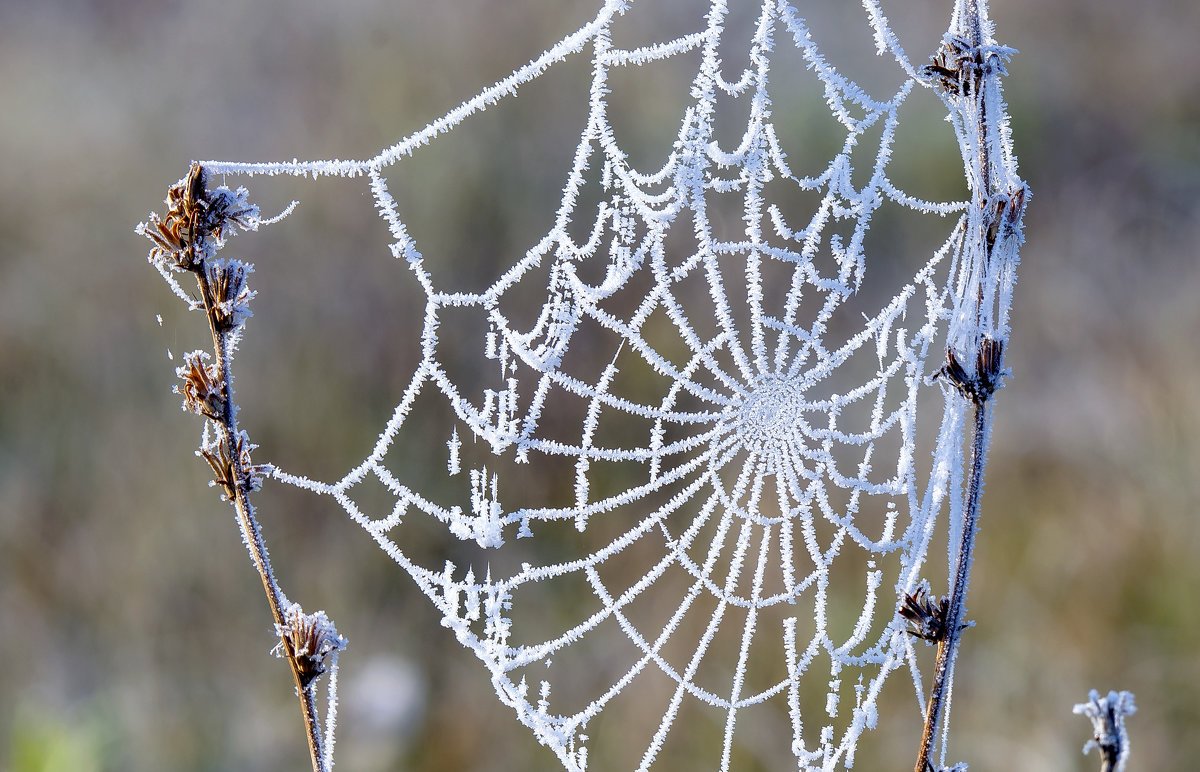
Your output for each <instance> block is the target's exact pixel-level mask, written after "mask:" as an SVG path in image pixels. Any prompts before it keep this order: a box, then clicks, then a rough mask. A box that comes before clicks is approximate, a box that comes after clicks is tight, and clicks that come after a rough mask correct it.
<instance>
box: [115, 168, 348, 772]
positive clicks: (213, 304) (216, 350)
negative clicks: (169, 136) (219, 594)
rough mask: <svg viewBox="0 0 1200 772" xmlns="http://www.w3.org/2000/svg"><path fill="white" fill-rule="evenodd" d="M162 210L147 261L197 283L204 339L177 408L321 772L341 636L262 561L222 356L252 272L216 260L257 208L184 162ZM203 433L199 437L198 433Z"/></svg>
mask: <svg viewBox="0 0 1200 772" xmlns="http://www.w3.org/2000/svg"><path fill="white" fill-rule="evenodd" d="M166 203H167V206H168V209H167V213H166V215H165V216H164V217H162V218H160V217H158V215H157V214H151V215H150V222H149V223H148V224H145V223H144V224H142V225H139V226H138V232H139V233H142V234H143V235H145V236H147V237H148V238H150V239H151V241H153V242H154V244H155V246H154V248H153V249H152V250H151V252H150V262H151V263H153V264H155V266H156V267H158V268H159V270H160V272H162V273H163V275H164V277H165V278H167V280H168V281H169V282H171V283H172V285H173V286H176V287H178V285H177V284H175V283H174V280H173V279H172V278H171V272H184V273H191V274H193V276H194V277H195V279H196V286H197V289H198V290H199V293H200V303H199V304H195V303H194V304H193V305H194V306H196V307H198V308H200V309H201V310H203V311H204V315H205V317H206V318H207V320H208V327H209V331H210V333H211V334H212V342H213V354H212V357H211V358H212V359H213V363H212V364H207V363H206V361H205V360H206V359H208V358H209V355H208V354H207V352H202V351H196V352H191V353H189V354H187V355H185V357H184V365H183V366H182V367H180V368H179V369H178V370H177V373H178V374H179V376H180V377H181V378H182V379H183V386H182V387H180V388H178V389H177V390H178V391H179V392H180V393H182V394H183V396H184V403H183V407H184V408H185V409H187V410H190V411H192V412H194V413H196V414H198V415H200V416H202V417H203V418H205V419H206V421H208V423H209V426H210V427H211V428H212V429H213V430H214V431H215V435H216V436H215V441H212V440H206V442H205V443H204V444H203V445H202V446H201V448H200V450H199V455H201V456H202V457H203V458H204V460H205V461H206V462H208V464H209V466H210V467H211V468H212V470H213V475H214V483H215V484H216V485H217V486H218V487H220V488H221V490H222V492H223V493H224V495H225V498H226V499H227V500H228V501H230V502H231V504H232V505H233V507H234V509H235V511H236V512H237V518H238V524H239V526H240V527H241V530H242V536H243V539H244V541H245V543H246V547H247V549H248V550H249V553H250V558H251V561H252V562H253V564H254V568H255V570H256V571H258V574H259V577H260V579H261V580H262V585H263V591H264V592H265V593H266V596H267V603H268V605H269V606H270V608H271V617H272V619H273V620H274V622H275V629H276V631H277V632H278V634H279V639H280V640H279V644H278V645H277V646H276V652H277V653H278V654H279V655H280V656H281V657H283V658H284V659H286V660H287V661H288V664H289V666H290V668H291V671H292V679H293V681H294V682H295V685H296V696H297V697H298V698H299V700H300V708H301V713H302V714H303V718H304V727H305V733H306V735H307V737H308V750H309V756H310V758H311V760H312V767H313V772H327V770H328V768H329V764H330V760H329V753H328V752H327V749H326V742H327V738H325V737H324V736H323V733H322V731H321V724H320V717H319V715H318V711H317V704H316V697H317V695H316V679H317V677H318V676H320V675H321V674H322V673H324V672H325V661H326V659H327V658H329V657H330V656H331V655H333V656H336V653H337V652H338V651H340V650H342V649H343V648H345V644H346V642H345V639H344V638H342V637H341V636H340V635H338V633H337V630H336V628H334V626H333V624H332V623H331V622H330V621H329V619H328V618H327V617H326V616H325V614H324V613H323V612H317V613H315V614H305V613H304V612H303V610H302V609H301V608H300V607H299V606H298V605H296V604H294V603H291V602H290V601H288V599H287V597H286V596H285V595H284V593H283V591H282V590H281V589H280V587H279V583H278V582H277V581H276V579H275V574H274V571H273V570H272V568H271V562H270V560H269V558H268V555H267V547H266V542H265V541H264V540H263V535H262V528H261V526H260V524H259V522H258V519H257V517H256V516H255V512H254V506H253V504H251V502H250V494H251V493H252V492H253V491H255V490H257V489H258V488H259V487H260V486H261V484H262V479H263V476H264V474H265V473H266V471H267V467H264V466H256V465H255V464H253V462H252V461H251V457H250V454H251V451H252V450H253V449H254V445H253V444H252V443H251V442H250V438H249V436H248V435H247V434H246V433H245V432H244V431H243V430H242V429H240V428H239V426H238V422H237V406H236V404H235V403H234V400H233V373H232V369H231V366H230V364H231V360H232V355H233V351H234V349H235V348H236V345H237V341H238V338H239V336H240V335H241V331H242V327H243V325H244V324H245V320H246V319H247V318H248V317H249V316H250V311H249V302H250V300H251V298H252V297H253V296H254V293H253V292H251V291H250V289H249V286H248V284H247V279H246V277H247V275H248V274H249V273H250V272H251V271H252V270H253V268H252V267H251V266H249V265H247V264H244V263H241V262H238V261H235V260H224V259H217V258H216V257H215V256H216V253H217V251H218V250H220V249H221V247H222V246H223V245H224V241H225V238H226V236H227V235H231V234H232V233H234V232H236V231H237V229H239V228H240V229H242V230H255V229H257V224H258V220H257V217H258V210H257V207H254V206H252V205H250V204H249V203H248V201H247V200H246V192H245V190H244V189H239V190H238V191H237V192H232V191H230V190H229V189H228V188H224V187H222V188H218V189H217V190H215V191H211V192H210V191H209V190H208V189H207V174H206V173H205V171H204V169H203V167H201V166H200V165H199V164H192V167H191V170H190V171H189V173H188V176H187V177H185V178H184V179H183V180H181V181H180V182H179V183H178V184H177V185H175V186H173V187H172V188H171V189H170V190H169V191H168V193H167V199H166ZM206 436H207V435H206Z"/></svg>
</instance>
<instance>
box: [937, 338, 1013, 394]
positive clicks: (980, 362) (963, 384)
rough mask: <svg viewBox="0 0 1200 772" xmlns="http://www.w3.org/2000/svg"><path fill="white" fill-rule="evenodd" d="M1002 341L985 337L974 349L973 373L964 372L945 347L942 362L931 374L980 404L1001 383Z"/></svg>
mask: <svg viewBox="0 0 1200 772" xmlns="http://www.w3.org/2000/svg"><path fill="white" fill-rule="evenodd" d="M1003 362H1004V343H1003V342H1002V341H998V340H996V339H995V338H992V337H991V336H990V335H989V336H985V337H984V338H983V339H982V340H980V341H979V347H978V348H977V349H976V350H975V373H974V374H971V373H968V372H967V370H966V368H965V367H963V365H962V362H961V361H960V360H959V358H958V354H956V353H955V352H954V349H952V348H948V349H946V363H945V364H944V365H942V367H941V369H940V370H938V371H937V372H936V373H934V375H933V377H934V378H940V379H942V380H944V381H946V382H947V383H948V384H950V385H951V386H953V387H954V388H956V389H958V390H959V391H960V392H962V394H963V396H965V397H966V398H967V399H969V400H971V401H972V402H974V403H975V404H976V405H982V404H983V403H984V402H987V401H988V400H989V399H990V398H991V396H992V394H994V393H995V392H996V389H998V388H1000V386H1001V378H1002V377H1003V375H1004V370H1003Z"/></svg>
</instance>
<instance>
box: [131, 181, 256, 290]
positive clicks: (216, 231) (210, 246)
mask: <svg viewBox="0 0 1200 772" xmlns="http://www.w3.org/2000/svg"><path fill="white" fill-rule="evenodd" d="M165 203H166V205H167V213H166V214H165V215H163V216H162V217H161V218H160V217H159V216H158V215H157V214H156V213H154V212H151V213H150V218H149V222H146V223H141V224H140V225H138V227H137V232H138V233H140V234H142V235H143V236H146V237H147V238H149V239H150V240H151V241H153V242H154V246H153V247H152V248H151V250H150V255H149V260H150V262H152V263H155V264H161V265H163V266H165V267H167V268H169V269H171V270H176V271H198V270H202V267H203V265H204V263H205V262H206V260H207V259H208V258H209V257H211V256H212V255H213V254H215V252H216V251H217V250H218V249H220V248H221V246H222V245H223V244H224V240H225V237H226V236H227V235H229V234H232V233H235V232H236V231H237V229H238V228H241V229H242V230H256V229H257V228H258V207H257V206H254V205H253V204H251V203H250V202H249V199H248V194H247V192H246V189H245V188H238V189H237V190H236V191H231V190H230V189H229V188H227V187H225V186H224V185H222V186H221V187H219V188H217V189H216V190H212V191H210V190H208V172H207V171H205V169H204V167H202V166H201V165H200V164H198V163H193V164H192V167H191V169H190V170H189V171H188V175H187V176H186V177H184V178H183V179H182V180H180V181H179V182H177V183H175V184H174V185H172V186H171V187H170V189H168V190H167V198H166V201H165Z"/></svg>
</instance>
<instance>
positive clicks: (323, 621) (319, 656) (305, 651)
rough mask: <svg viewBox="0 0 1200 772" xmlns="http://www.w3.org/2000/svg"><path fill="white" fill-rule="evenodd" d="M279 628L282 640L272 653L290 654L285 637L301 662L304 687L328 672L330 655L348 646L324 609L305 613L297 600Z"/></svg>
mask: <svg viewBox="0 0 1200 772" xmlns="http://www.w3.org/2000/svg"><path fill="white" fill-rule="evenodd" d="M277 631H278V633H279V637H280V639H281V640H280V642H279V643H278V644H276V645H275V648H274V649H272V650H271V653H273V654H274V655H275V656H277V657H287V649H286V648H285V647H284V643H283V641H284V640H285V639H286V641H287V642H288V643H289V644H290V645H291V648H292V653H293V655H294V656H295V658H296V663H297V664H298V665H299V675H300V685H301V687H302V688H305V689H307V688H308V686H309V684H311V683H312V682H313V681H315V680H316V679H317V678H319V677H320V676H321V675H322V674H323V673H324V672H325V670H326V667H325V663H326V660H328V659H329V657H330V655H332V654H334V653H335V652H340V651H344V650H345V649H346V643H347V642H346V639H345V638H343V637H342V636H341V635H339V634H338V631H337V627H335V626H334V624H333V622H332V621H331V620H330V619H329V617H327V616H326V615H325V612H324V611H317V612H315V613H312V614H305V613H304V609H302V608H300V606H299V605H298V604H295V603H293V604H292V605H291V606H290V607H289V608H288V609H287V613H286V622H285V624H282V625H277Z"/></svg>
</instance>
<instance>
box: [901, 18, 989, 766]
mask: <svg viewBox="0 0 1200 772" xmlns="http://www.w3.org/2000/svg"><path fill="white" fill-rule="evenodd" d="M966 13H967V18H966V19H964V20H963V21H964V22H965V23H964V24H963V26H964V28H965V29H966V30H968V34H967V39H968V40H969V42H970V46H971V50H973V51H978V50H979V49H980V47H981V46H982V45H983V43H984V40H983V28H982V23H981V20H980V16H979V7H978V4H977V3H976V2H974V1H972V2H970V3H968V5H967V9H966ZM982 91H983V88H982V78H981V77H975V78H971V79H969V80H968V81H967V82H966V83H965V84H964V90H963V91H962V92H960V93H961V95H962V98H963V99H964V100H974V101H975V104H976V107H977V116H978V117H977V120H976V122H975V131H976V141H975V147H976V148H977V155H976V158H975V161H976V163H978V170H979V179H978V182H977V183H976V184H977V187H976V189H975V190H974V191H972V192H973V194H974V195H973V198H974V201H975V206H976V207H979V208H980V210H981V211H982V212H984V213H985V216H983V217H981V218H980V229H979V230H980V232H979V233H978V234H975V236H974V237H975V238H977V239H978V241H979V248H980V249H981V254H983V255H984V256H985V258H984V259H985V260H986V259H987V258H988V257H990V254H991V243H990V242H989V237H988V230H989V227H990V221H989V218H988V217H987V216H986V212H987V210H988V208H989V206H991V204H990V201H991V193H992V190H991V189H992V174H991V172H992V158H991V154H990V143H989V142H988V139H989V138H988V131H989V128H988V120H987V100H986V99H984V97H983V93H982ZM968 179H970V175H968ZM982 303H983V286H982V284H981V285H980V287H979V289H978V294H977V298H976V321H977V323H978V322H979V320H980V319H981V316H982ZM976 344H977V345H978V346H980V348H979V352H980V360H979V361H980V364H982V359H983V357H982V352H983V348H982V347H983V346H984V345H988V343H985V341H983V340H977V341H976ZM996 366H997V368H998V366H999V363H998V360H997V362H996ZM998 376H999V373H998V372H991V373H986V374H985V373H981V372H980V367H977V368H976V373H975V383H974V385H973V388H972V389H970V391H969V393H968V391H964V392H963V393H964V395H965V396H967V398H968V399H970V401H971V403H972V405H973V406H974V425H973V427H972V437H971V468H970V473H969V476H968V481H967V502H966V512H965V514H964V516H963V524H962V533H961V535H960V537H959V544H958V556H957V559H956V562H955V569H954V577H953V585H952V587H951V590H950V599H949V603H948V606H947V610H946V619H945V626H944V630H945V635H944V637H942V638H941V640H939V641H938V647H937V659H936V662H935V665H934V673H933V686H932V688H931V690H930V693H929V702H928V704H927V706H926V710H925V726H924V729H923V731H922V733H921V747H920V751H919V752H918V754H917V763H916V766H915V767H914V772H930V770H936V769H937V767H936V766H935V765H934V764H933V762H932V760H931V756H932V754H933V745H934V742H935V739H936V738H937V736H938V734H939V733H940V732H941V729H942V723H943V714H944V712H945V704H946V701H947V699H948V694H949V690H950V688H951V685H952V683H953V677H954V662H955V659H956V657H957V654H958V647H959V644H960V642H961V639H962V633H963V630H965V629H966V627H967V625H966V624H965V623H964V606H965V605H966V598H967V585H968V584H969V582H970V577H971V561H972V557H973V552H974V549H975V534H976V532H977V531H978V529H979V508H980V500H981V498H982V495H983V477H984V470H985V467H986V466H987V447H988V438H989V435H990V432H991V415H990V413H991V409H990V408H991V397H992V392H993V390H994V388H995V382H994V379H995V378H998ZM981 377H982V378H983V379H984V380H986V381H988V384H987V386H986V387H985V388H982V389H980V388H978V386H979V384H980V383H981V381H980V378H981ZM958 385H959V387H960V390H961V389H962V386H963V384H958Z"/></svg>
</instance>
